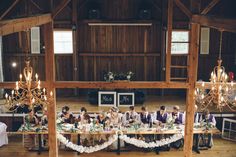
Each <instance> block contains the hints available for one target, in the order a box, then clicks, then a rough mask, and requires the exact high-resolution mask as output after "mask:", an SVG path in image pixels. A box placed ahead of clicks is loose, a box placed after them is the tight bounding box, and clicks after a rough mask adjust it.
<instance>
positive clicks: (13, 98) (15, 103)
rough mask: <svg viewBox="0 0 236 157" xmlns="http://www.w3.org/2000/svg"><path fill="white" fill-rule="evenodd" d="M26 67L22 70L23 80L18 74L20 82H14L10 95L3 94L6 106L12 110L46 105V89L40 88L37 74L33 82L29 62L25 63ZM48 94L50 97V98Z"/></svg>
mask: <svg viewBox="0 0 236 157" xmlns="http://www.w3.org/2000/svg"><path fill="white" fill-rule="evenodd" d="M25 63H26V67H25V68H24V70H23V75H24V79H23V78H22V74H20V80H19V81H17V82H16V86H15V89H13V90H12V91H11V94H7V93H6V94H5V98H6V105H8V107H9V108H10V109H12V110H16V109H17V108H18V107H20V106H24V105H26V106H28V107H29V108H33V107H37V106H41V107H42V105H43V106H44V105H47V104H48V101H47V96H46V94H47V93H46V89H45V88H41V82H40V80H39V79H38V74H37V73H36V74H35V81H34V80H33V78H32V77H33V68H32V67H31V66H30V60H29V59H27V60H26V61H25ZM52 94H53V93H52V92H50V97H51V96H52Z"/></svg>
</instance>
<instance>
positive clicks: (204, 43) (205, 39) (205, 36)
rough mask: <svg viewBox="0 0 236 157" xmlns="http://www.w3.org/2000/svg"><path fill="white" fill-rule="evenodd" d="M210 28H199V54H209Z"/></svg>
mask: <svg viewBox="0 0 236 157" xmlns="http://www.w3.org/2000/svg"><path fill="white" fill-rule="evenodd" d="M209 40H210V28H206V27H202V28H201V47H200V54H209Z"/></svg>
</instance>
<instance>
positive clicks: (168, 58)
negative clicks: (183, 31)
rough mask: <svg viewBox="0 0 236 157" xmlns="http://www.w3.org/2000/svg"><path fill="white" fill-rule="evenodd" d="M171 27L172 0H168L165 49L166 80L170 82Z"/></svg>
mask: <svg viewBox="0 0 236 157" xmlns="http://www.w3.org/2000/svg"><path fill="white" fill-rule="evenodd" d="M172 28H173V0H168V17H167V51H166V69H165V70H166V81H167V82H170V73H171V72H170V65H171V38H172Z"/></svg>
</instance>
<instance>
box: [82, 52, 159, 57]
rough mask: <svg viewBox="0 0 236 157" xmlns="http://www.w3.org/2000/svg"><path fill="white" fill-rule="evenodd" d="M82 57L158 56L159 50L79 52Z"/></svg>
mask: <svg viewBox="0 0 236 157" xmlns="http://www.w3.org/2000/svg"><path fill="white" fill-rule="evenodd" d="M79 56H83V57H94V56H95V57H145V56H146V57H160V52H156V53H79Z"/></svg>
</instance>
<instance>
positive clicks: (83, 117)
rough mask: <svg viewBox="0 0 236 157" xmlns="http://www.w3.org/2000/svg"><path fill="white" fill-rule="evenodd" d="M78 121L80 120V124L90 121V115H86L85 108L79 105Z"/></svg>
mask: <svg viewBox="0 0 236 157" xmlns="http://www.w3.org/2000/svg"><path fill="white" fill-rule="evenodd" d="M88 118H89V119H88ZM78 122H80V124H87V123H88V122H89V123H90V116H89V115H88V113H87V109H86V108H85V107H81V109H80V114H79V115H78Z"/></svg>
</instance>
